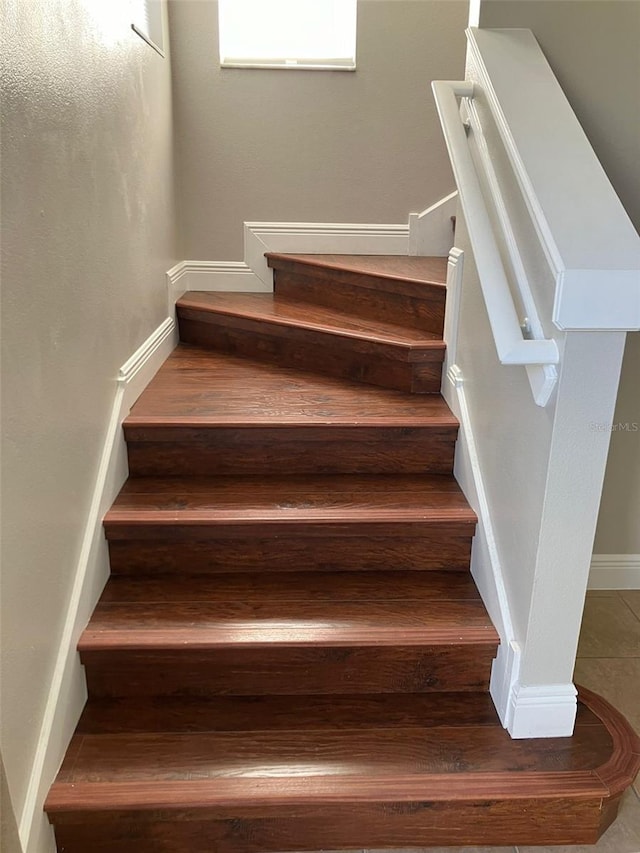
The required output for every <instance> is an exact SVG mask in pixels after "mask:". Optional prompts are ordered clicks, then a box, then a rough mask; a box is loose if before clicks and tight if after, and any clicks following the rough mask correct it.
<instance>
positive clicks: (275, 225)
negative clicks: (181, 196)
mask: <svg viewBox="0 0 640 853" xmlns="http://www.w3.org/2000/svg"><path fill="white" fill-rule="evenodd" d="M265 252H292V253H294V254H316V255H327V254H329V255H334V254H335V255H408V254H409V226H408V225H372V224H352V223H339V222H245V223H244V260H245V263H246V264H247V266H248V267H249V268H250V269H252V270H253V271H254V273H255V274H256V275H257V276H258V278H259V279H260V280H261V281H262V282H264V284H265V285H266V286H267V288H268V289H269V290H273V271H272V270H271V269H269V267H268V266H267V261H266V258H265V257H264V255H265Z"/></svg>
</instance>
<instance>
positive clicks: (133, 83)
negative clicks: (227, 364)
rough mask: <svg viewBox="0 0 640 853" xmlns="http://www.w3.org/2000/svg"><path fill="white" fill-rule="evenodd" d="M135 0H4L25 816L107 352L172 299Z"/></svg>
mask: <svg viewBox="0 0 640 853" xmlns="http://www.w3.org/2000/svg"><path fill="white" fill-rule="evenodd" d="M129 14H130V5H129V0H109V2H105V0H39V2H32V0H29V2H25V0H4V2H3V4H2V34H3V44H2V50H1V53H0V56H1V64H2V69H1V71H2V208H3V223H2V226H3V253H4V257H3V269H2V358H3V386H2V404H3V418H4V423H3V463H4V470H3V479H2V490H3V494H2V497H3V504H2V509H3V527H4V529H3V541H2V545H3V554H2V558H3V559H2V572H3V574H2V605H3V611H2V743H3V757H4V764H5V769H6V774H7V779H8V784H9V790H10V792H11V797H12V800H13V804H14V807H15V811H16V814H17V816H18V819H19V818H20V815H21V813H22V809H23V806H24V800H25V792H26V788H27V784H28V774H29V771H30V768H31V764H32V761H33V756H34V752H35V748H36V743H37V739H38V734H39V729H40V725H41V722H42V717H43V709H44V706H45V701H46V698H47V693H48V690H49V686H50V682H51V677H52V671H53V666H54V660H55V655H56V652H57V648H58V644H59V640H60V635H61V630H62V625H63V621H64V618H65V615H66V608H67V602H68V600H69V594H70V589H71V583H72V579H73V574H74V571H75V568H76V564H77V558H78V552H79V548H80V541H81V535H82V531H83V526H84V523H85V519H86V516H87V512H88V506H89V497H90V495H91V491H92V487H93V484H94V480H95V475H96V469H97V464H98V459H99V453H100V450H101V445H102V440H103V434H104V432H105V429H106V425H107V419H108V415H109V412H110V408H111V405H112V401H113V396H114V393H115V378H116V374H117V370H118V367H119V366H120V365H121V364H123V362H124V361H125V360H126V359H127V358H128V357H129V356H130V355H131V354H132V353H133V352H134V351H135V349H136V348H137V347H138V346H139V345H140V343H141V342H142V341H143V340H144V339H145V338H147V337H148V335H149V334H150V333H151V332H152V331H153V330H154V329H155V328H156V327H157V326H158V324H159V323H160V322H161V321H162V320H163V319H164V317H165V316H166V290H165V282H164V272H165V270H166V269H167V268H168V267H169V266H171V265H172V263H174V262H175V249H174V243H175V240H174V230H175V229H174V221H173V206H174V205H173V191H172V142H171V140H172V137H171V86H170V74H169V62H168V60H167V59H163V58H162V57H160V56H159V55H158V54H157V53H156V52H155V51H154V50H152V49H151V48H150V47H149V46H148V45H147V44H145V43H144V42H143V41H142V40H141V39H140V38H139V37H138V36H137V35H135V33H133V32H132V30H131V27H130V24H131V20H130V17H129Z"/></svg>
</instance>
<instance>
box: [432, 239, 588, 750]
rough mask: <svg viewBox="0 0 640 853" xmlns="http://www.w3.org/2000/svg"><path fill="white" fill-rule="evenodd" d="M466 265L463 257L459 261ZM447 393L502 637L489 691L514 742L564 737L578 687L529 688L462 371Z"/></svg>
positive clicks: (483, 591)
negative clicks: (522, 670)
mask: <svg viewBox="0 0 640 853" xmlns="http://www.w3.org/2000/svg"><path fill="white" fill-rule="evenodd" d="M456 260H457V261H459V260H460V255H458V256H457V259H456ZM442 393H443V396H444V397H445V399H446V401H447V403H448V404H449V406H450V408H451V409H452V411H453V413H454V414H455V415H456V417H457V418H458V420H459V421H460V432H459V437H458V443H457V445H456V456H455V463H454V474H455V477H456V479H457V481H458V483H459V484H460V487H461V488H462V491H463V492H464V494H465V497H466V498H467V500H468V501H469V503H470V504H471V506H472V507H473V509H474V510H475V512H476V514H477V516H478V526H477V529H476V535H475V537H474V540H473V547H472V550H471V574H472V575H473V578H474V580H475V582H476V586H477V587H478V590H479V592H480V595H481V596H482V600H483V601H484V604H485V606H486V608H487V612H488V613H489V615H490V617H491V619H492V621H493V623H494V625H495V627H496V630H497V631H498V634H499V635H500V646H499V648H498V654H497V657H496V658H495V660H494V661H493V666H492V669H491V681H490V685H489V690H490V693H491V698H492V699H493V702H494V705H495V706H496V711H497V712H498V716H499V718H500V721H501V723H502V725H503V726H504V727H505V728H506V729H507V730H508V732H509V734H510V735H511V737H512V738H531V737H564V736H568V735H570V734H571V732H572V731H573V725H574V721H575V715H576V710H577V702H576V690H575V688H574V686H573V684H572V683H568V684H549V685H545V684H543V685H539V684H536V685H532V686H523V685H522V684H521V683H520V667H521V651H522V649H521V644H520V642H519V640H518V638H517V637H516V636H515V631H514V625H513V621H512V617H511V610H510V606H509V599H508V595H507V590H506V587H505V583H504V571H503V566H502V560H501V556H500V552H499V549H498V544H497V540H496V535H495V530H494V524H493V520H492V517H491V506H490V502H489V498H488V495H487V490H486V487H485V483H484V478H483V474H482V470H481V466H480V459H479V456H478V451H477V446H476V440H475V436H474V430H473V424H472V419H471V414H470V412H469V407H468V404H467V398H466V394H465V388H464V377H463V374H462V371H461V370H460V368H459V367H458V365H456V364H453V365H451V366H450V367H449V369H448V370H447V373H446V375H445V381H444V382H443V385H442Z"/></svg>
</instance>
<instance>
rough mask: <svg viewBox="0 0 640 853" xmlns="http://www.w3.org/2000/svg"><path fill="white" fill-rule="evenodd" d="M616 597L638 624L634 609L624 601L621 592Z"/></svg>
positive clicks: (639, 619)
mask: <svg viewBox="0 0 640 853" xmlns="http://www.w3.org/2000/svg"><path fill="white" fill-rule="evenodd" d="M618 596H619V598H620V601H622V603H623V604H624V606H625V607H626V608H627V610H629V612H630V613H631V615H632V616H633V617H634V618H635V619H636V620H637V621H638V622H640V616H638V614H637V613H636V612H635V610H634V609H633V607H632V606H631V605H630V604H629V602H628V601H625V599H624V596H623V595H622V592H619V593H618Z"/></svg>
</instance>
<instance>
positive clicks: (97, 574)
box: [19, 317, 177, 853]
mask: <svg viewBox="0 0 640 853" xmlns="http://www.w3.org/2000/svg"><path fill="white" fill-rule="evenodd" d="M176 343H177V330H176V323H175V321H174V320H173V318H172V317H167V318H166V319H165V320H164V321H163V322H162V323H161V324H160V326H158V328H157V329H156V330H155V331H154V332H153V333H152V334H151V335H150V336H149V337H148V338H147V340H146V341H144V343H143V344H142V345H141V346H140V347H139V348H138V349H137V350H136V352H135V353H134V354H133V355H132V356H131V358H130V359H128V361H127V362H126V363H125V364H123V366H122V367H121V368H120V370H119V372H118V376H117V382H116V388H115V394H114V400H113V404H112V407H111V414H110V417H109V423H108V427H107V432H106V436H105V439H104V443H103V446H102V452H101V456H100V463H99V466H98V473H97V476H96V480H95V484H94V488H93V493H92V497H91V503H90V506H89V510H88V513H87V518H86V522H85V526H84V531H83V536H82V546H81V549H80V554H79V557H78V562H77V564H76V569H75V576H74V581H73V586H72V591H71V595H70V598H69V604H68V607H67V612H66V616H65V621H64V627H63V630H62V635H61V639H60V643H59V646H58V652H57V657H56V663H55V667H54V671H53V677H52V679H51V685H50V687H49V694H48V697H47V702H46V706H45V710H44V714H43V719H42V724H41V727H40V735H39V738H38V744H37V747H36V752H35V757H34V761H33V764H32V767H31V773H30V777H29V785H28V788H27V795H26V798H25V804H24V808H23V810H22V814H21V816H20V819H19V836H20V843H21V846H22V849H23V851H24V853H43V851H45V850H46V851H49V850H55V844H54V842H53V834H52V829H51V827H50V826H49V823H48V821H47V818H46V815H45V813H44V811H43V804H44V800H45V798H46V796H47V793H48V790H49V787H50V786H51V783H52V781H53V779H54V777H55V774H56V773H57V771H58V767H59V766H60V762H61V761H62V758H63V756H64V753H65V750H66V748H67V746H68V743H69V741H70V739H71V736H72V734H73V731H74V729H75V727H76V724H77V722H78V719H79V717H80V713H81V711H82V707H83V705H84V703H85V700H86V697H87V689H86V682H85V678H84V672H83V670H82V667H81V665H80V659H79V657H78V653H77V651H76V646H77V642H78V638H79V637H80V634H81V632H82V630H83V628H84V626H85V625H86V623H87V621H88V619H89V617H90V616H91V613H92V612H93V609H94V607H95V605H96V603H97V601H98V598H99V597H100V594H101V592H102V588H103V587H104V584H105V583H106V580H107V578H108V576H109V561H108V554H107V544H106V540H105V538H104V535H103V532H102V518H103V516H104V514H105V512H106V511H107V509H108V508H109V507H110V506H111V504H112V503H113V501H114V499H115V497H116V495H117V494H118V491H119V490H120V488H121V487H122V484H123V483H124V481H125V480H126V478H127V474H128V467H127V450H126V445H125V441H124V435H123V432H122V429H121V425H122V421H123V420H124V418H125V417H126V416H127V414H128V413H129V410H130V408H131V406H132V405H133V404H134V403H135V401H136V399H137V398H138V397H139V396H140V393H141V391H142V390H143V389H144V388H145V387H146V385H148V383H149V382H150V380H151V379H152V378H153V376H154V374H155V373H156V371H157V370H158V368H159V367H160V365H161V364H162V363H163V362H164V361H165V359H166V358H167V357H168V356H169V354H170V353H171V351H172V350H173V349H174V347H175V346H176Z"/></svg>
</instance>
